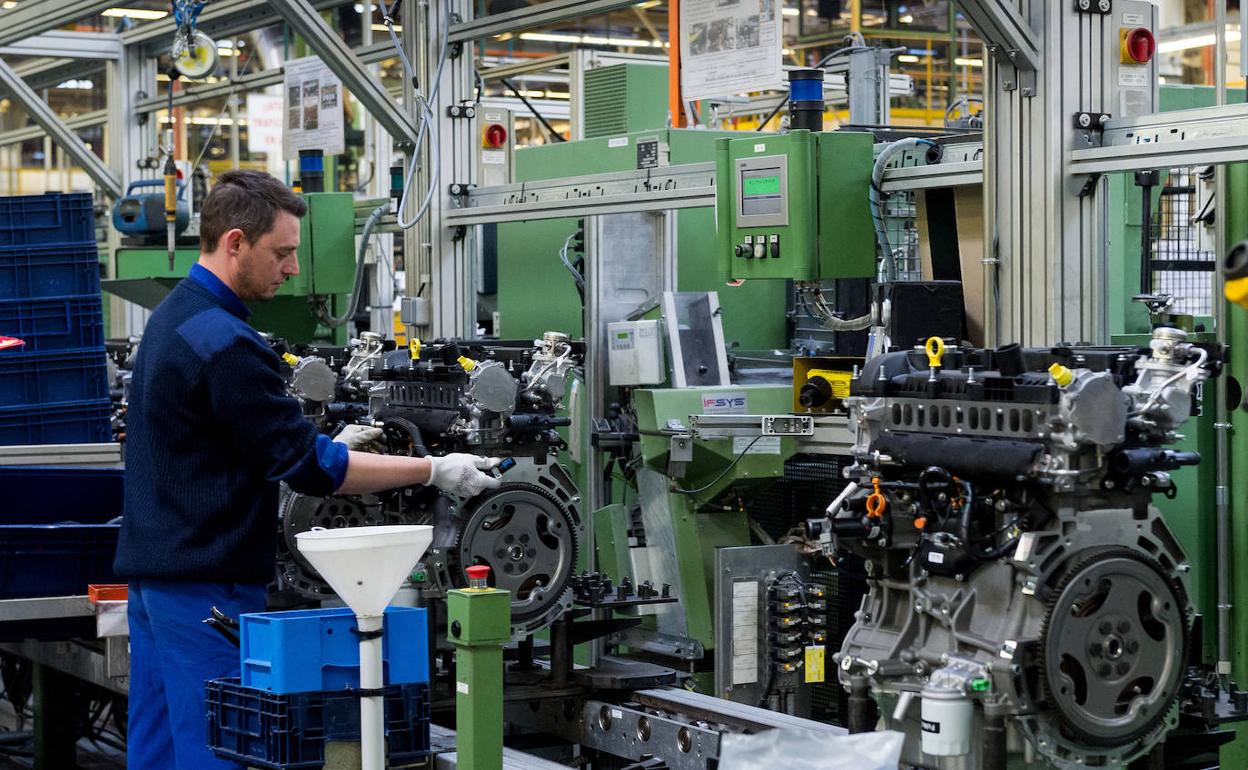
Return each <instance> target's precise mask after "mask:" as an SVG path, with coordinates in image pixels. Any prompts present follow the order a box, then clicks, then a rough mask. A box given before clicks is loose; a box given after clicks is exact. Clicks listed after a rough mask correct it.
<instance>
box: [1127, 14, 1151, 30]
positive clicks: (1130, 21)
mask: <svg viewBox="0 0 1248 770" xmlns="http://www.w3.org/2000/svg"><path fill="white" fill-rule="evenodd" d="M1147 23H1148V22H1146V21H1144V14H1142V13H1124V14H1123V15H1122V26H1124V27H1143V26H1144V25H1145V24H1147Z"/></svg>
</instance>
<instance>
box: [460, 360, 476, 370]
mask: <svg viewBox="0 0 1248 770" xmlns="http://www.w3.org/2000/svg"><path fill="white" fill-rule="evenodd" d="M458 360H459V365H460V366H462V367H464V371H465V372H471V371H472V370H473V369H476V368H477V362H476V361H473V360H472V359H471V358H469V357H468V356H460V357H459V359H458Z"/></svg>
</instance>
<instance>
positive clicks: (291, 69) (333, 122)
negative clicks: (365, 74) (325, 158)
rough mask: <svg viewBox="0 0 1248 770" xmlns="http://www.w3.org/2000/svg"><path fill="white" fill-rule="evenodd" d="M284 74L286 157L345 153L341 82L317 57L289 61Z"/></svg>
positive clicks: (293, 158)
mask: <svg viewBox="0 0 1248 770" xmlns="http://www.w3.org/2000/svg"><path fill="white" fill-rule="evenodd" d="M285 70H286V83H285V88H284V90H285V97H284V98H285V100H286V101H285V103H286V130H285V132H283V133H284V134H285V138H286V152H285V154H286V157H287V158H288V159H290V160H295V159H296V158H297V157H298V155H299V151H300V150H323V151H324V152H325V154H326V155H341V154H342V153H344V152H346V133H345V131H344V130H343V120H342V95H343V94H342V82H341V81H339V80H338V78H337V76H335V75H334V73H332V72H330V71H329V67H327V66H325V62H323V61H321V59H320V57H317V56H308V57H305V58H303V59H295V60H294V61H288V62H286V64H285Z"/></svg>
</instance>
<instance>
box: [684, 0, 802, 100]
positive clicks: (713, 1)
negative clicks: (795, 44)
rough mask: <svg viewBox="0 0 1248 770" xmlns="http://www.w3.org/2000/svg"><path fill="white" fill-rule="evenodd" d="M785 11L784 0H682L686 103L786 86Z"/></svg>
mask: <svg viewBox="0 0 1248 770" xmlns="http://www.w3.org/2000/svg"><path fill="white" fill-rule="evenodd" d="M780 7H781V4H780V0H680V60H681V63H680V77H681V81H680V82H681V90H682V91H683V92H684V97H685V99H687V100H689V101H696V100H698V99H708V98H713V97H717V96H731V95H732V94H737V93H743V92H747V91H762V90H767V89H779V88H783V87H784V69H783V61H782V58H781V53H782V40H781V35H780V30H781V18H780Z"/></svg>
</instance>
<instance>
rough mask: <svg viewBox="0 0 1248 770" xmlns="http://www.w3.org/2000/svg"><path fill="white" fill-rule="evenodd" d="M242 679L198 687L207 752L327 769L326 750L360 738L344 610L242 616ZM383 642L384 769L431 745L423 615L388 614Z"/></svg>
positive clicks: (284, 767)
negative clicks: (202, 689) (203, 706)
mask: <svg viewBox="0 0 1248 770" xmlns="http://www.w3.org/2000/svg"><path fill="white" fill-rule="evenodd" d="M239 620H240V629H239V663H240V670H241V672H242V677H241V680H240V679H239V678H237V677H235V678H232V679H213V680H209V681H208V682H206V683H205V693H204V695H205V701H206V704H207V712H208V746H209V748H211V749H212V751H213V752H214V753H215V754H216V755H217V756H219V757H222V758H224V759H231V760H234V761H236V762H239V763H241V764H243V765H245V766H247V767H255V768H265V770H310V769H311V768H320V767H323V766H324V764H325V757H326V754H327V753H328V744H330V743H336V742H337V743H354V742H356V741H359V739H360V697H361V695H364V694H365V693H364V692H362V691H361V690H360V689H359V686H360V647H359V637H358V636H357V634H356V632H355V622H356V621H355V615H354V614H353V613H352V612H351V610H348V609H344V608H325V609H317V610H292V611H288V612H263V613H256V614H250V615H243V616H242V617H241V618H239ZM384 628H385V630H384V635H383V637H382V658H383V672H384V676H385V681H386V682H387V684H388V686H387V687H386V688H385V693H384V696H383V698H384V700H383V705H384V719H385V734H386V754H387V766H389V767H401V766H407V765H411V764H416V763H422V764H423V762H424V760H425V759H426V757H428V755H429V750H430V742H429V723H430V717H429V710H430V700H429V658H428V649H429V647H428V642H429V626H428V619H427V617H426V613H425V610H424V609H420V608H413V607H389V608H387V609H386V614H385V626H384Z"/></svg>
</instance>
